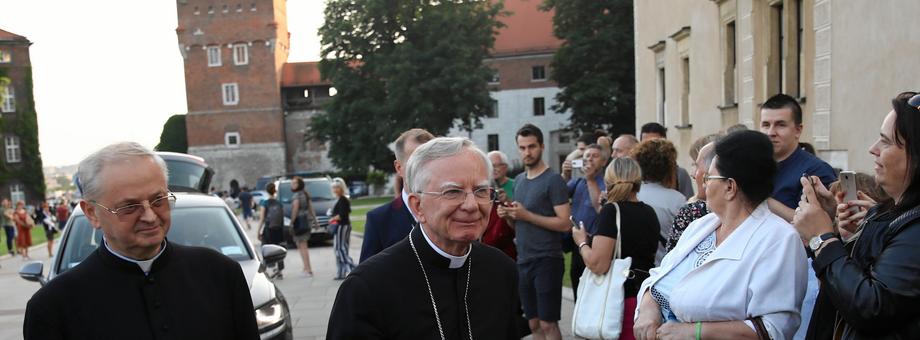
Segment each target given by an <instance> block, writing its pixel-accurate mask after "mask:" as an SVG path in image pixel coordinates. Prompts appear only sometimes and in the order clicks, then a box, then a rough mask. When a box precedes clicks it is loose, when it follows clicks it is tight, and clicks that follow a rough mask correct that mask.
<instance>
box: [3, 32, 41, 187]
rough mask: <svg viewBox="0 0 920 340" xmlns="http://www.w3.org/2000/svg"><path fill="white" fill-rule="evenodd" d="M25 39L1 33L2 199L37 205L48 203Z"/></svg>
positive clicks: (29, 61)
mask: <svg viewBox="0 0 920 340" xmlns="http://www.w3.org/2000/svg"><path fill="white" fill-rule="evenodd" d="M31 45H32V42H31V41H29V39H27V38H26V37H23V36H20V35H17V34H14V33H10V32H7V31H4V30H0V121H2V123H0V134H2V145H3V154H2V157H0V198H9V199H10V200H11V201H13V202H14V203H15V202H16V201H25V202H26V203H27V204H36V203H38V202H41V201H43V200H44V199H45V197H44V194H45V192H44V188H45V185H44V175H43V174H42V166H41V155H40V154H39V152H38V127H37V126H38V125H37V123H36V118H37V117H36V113H35V107H34V103H35V101H34V100H33V98H32V62H31V60H30V58H29V47H30V46H31Z"/></svg>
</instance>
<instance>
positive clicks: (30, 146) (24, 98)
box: [0, 67, 45, 200]
mask: <svg viewBox="0 0 920 340" xmlns="http://www.w3.org/2000/svg"><path fill="white" fill-rule="evenodd" d="M25 71H26V75H25V84H24V86H22V87H19V88H20V89H22V90H25V91H24V93H22V95H21V96H20V95H17V96H16V113H14V114H11V115H9V114H8V115H9V116H8V117H9V118H11V119H9V120H7V119H0V131H4V132H6V133H12V134H15V135H16V136H18V137H19V151H20V155H21V161H20V162H19V163H15V164H13V165H10V164H6V162H0V183H9V182H10V181H11V180H13V179H16V180H18V181H19V183H21V184H22V185H23V189H24V191H26V192H27V193H28V192H31V193H34V194H36V195H37V196H38V197H37V198H38V199H40V200H44V197H45V175H44V173H43V172H42V157H41V152H39V149H38V119H37V116H36V113H35V100H34V98H33V97H32V68H31V67H26V68H25ZM4 81H5V82H9V81H10V79H9V78H8V77H7V70H6V69H0V82H4ZM0 145H4V146H5V141H0ZM5 151H6V150H5V148H4V153H2V154H3V155H5ZM7 195H9V193H0V196H3V197H7ZM30 198H31V199H35V198H36V197H30Z"/></svg>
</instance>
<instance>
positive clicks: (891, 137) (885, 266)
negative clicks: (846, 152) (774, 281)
mask: <svg viewBox="0 0 920 340" xmlns="http://www.w3.org/2000/svg"><path fill="white" fill-rule="evenodd" d="M892 107H893V109H892V110H891V111H890V112H889V113H888V115H887V116H886V117H885V119H884V121H883V122H882V127H881V131H880V134H879V139H878V140H877V141H876V142H875V143H874V144H872V146H871V147H870V148H869V153H870V154H872V156H874V159H875V180H876V182H878V184H879V185H880V186H881V187H882V189H883V190H884V191H885V193H886V194H888V195H889V196H891V198H892V200H890V201H887V202H881V203H879V204H877V205H876V206H874V207H872V208H870V209H869V210H868V211H867V212H866V213H865V214H862V213H861V212H858V213H856V214H854V213H852V212H850V209H848V208H849V207H850V206H853V205H858V204H857V202H841V203H840V204H837V202H835V198H834V196H833V195H832V194H831V193H830V192H829V191H828V190H827V189H825V188H824V186H823V185H821V182H820V181H815V180H814V178H803V179H802V183H803V186H804V192H803V194H802V200H801V201H800V202H799V208H798V209H796V214H795V218H794V219H793V223H794V224H795V227H796V229H798V231H799V233H800V234H801V235H802V239H804V240H805V241H806V242H808V245H809V247H810V248H811V249H812V251H813V252H814V254H815V260H814V262H813V264H812V266H813V267H814V269H815V274H816V275H817V276H818V279H819V280H821V292H820V294H819V296H818V301H819V302H818V303H819V304H820V303H821V301H829V302H830V305H831V306H832V308H826V309H819V308H817V307H816V309H815V312H814V314H812V320H813V321H812V322H811V325H812V326H810V327H809V332H808V338H812V339H829V338H830V337H832V336H833V337H834V338H839V339H918V338H920V311H918V309H917V303H918V302H920V260H918V259H920V95H918V94H917V93H914V92H905V93H902V94H900V95H898V96H897V97H896V98H895V99H893V100H892ZM811 183H814V184H813V185H812V184H811ZM857 211H858V210H857ZM834 215H836V217H837V224H836V225H838V226H840V227H841V228H849V230H847V231H849V232H850V233H858V236H857V238H856V239H855V240H848V241H849V242H847V243H845V242H843V241H842V240H841V238H840V236H839V234H838V233H837V232H836V230H835V227H834V226H835V224H834V223H833V218H832V216H834ZM863 216H864V217H865V218H864V219H863ZM859 219H862V221H861V223H854V221H858V220H859ZM815 320H833V321H834V322H832V323H831V322H815Z"/></svg>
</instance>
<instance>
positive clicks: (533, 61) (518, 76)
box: [486, 54, 557, 90]
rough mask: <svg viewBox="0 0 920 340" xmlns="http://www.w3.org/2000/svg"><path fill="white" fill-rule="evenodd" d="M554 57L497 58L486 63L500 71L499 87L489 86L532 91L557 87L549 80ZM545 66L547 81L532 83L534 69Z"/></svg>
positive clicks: (499, 88)
mask: <svg viewBox="0 0 920 340" xmlns="http://www.w3.org/2000/svg"><path fill="white" fill-rule="evenodd" d="M552 59H553V57H552V55H551V54H547V55H545V56H537V57H511V58H495V59H490V60H487V61H486V65H488V66H489V67H491V68H492V69H494V70H496V71H498V73H499V76H500V78H501V79H500V80H499V83H498V85H493V84H490V85H489V86H490V87H492V88H493V89H496V90H515V89H532V88H541V87H556V86H557V85H556V83H555V82H553V81H551V80H549V73H550V67H549V64H550V62H551V61H552ZM540 65H542V66H543V70H544V73H545V75H546V80H544V81H532V80H531V76H532V73H531V71H532V67H533V66H540Z"/></svg>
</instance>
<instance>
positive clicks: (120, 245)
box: [23, 143, 259, 340]
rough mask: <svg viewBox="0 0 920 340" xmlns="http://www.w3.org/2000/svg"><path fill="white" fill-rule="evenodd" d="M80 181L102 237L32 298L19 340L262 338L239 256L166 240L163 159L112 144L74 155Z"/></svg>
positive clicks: (86, 208) (171, 198) (169, 201)
mask: <svg viewBox="0 0 920 340" xmlns="http://www.w3.org/2000/svg"><path fill="white" fill-rule="evenodd" d="M77 178H78V179H79V183H80V191H81V192H82V193H83V201H81V202H80V208H81V209H83V212H84V213H85V214H86V219H87V220H89V223H90V224H92V226H93V228H95V229H96V230H99V231H101V232H102V235H103V236H102V244H101V245H100V246H99V248H97V249H96V250H95V251H94V252H92V253H91V254H90V255H89V256H88V257H87V258H86V259H85V260H83V262H81V263H80V265H78V266H76V267H74V268H73V269H70V270H68V271H67V272H65V273H64V274H62V275H60V276H58V277H56V278H55V279H54V280H51V281H50V282H48V284H46V285H45V286H44V287H42V288H41V289H39V290H38V292H37V293H35V295H33V296H32V298H31V299H30V300H29V303H28V306H27V307H26V314H25V321H24V325H23V337H24V338H25V339H26V340H32V339H41V340H54V339H140V340H145V339H249V340H253V339H258V338H259V333H258V329H257V327H256V318H255V313H254V312H253V311H254V309H253V306H252V298H251V297H250V295H249V286H248V285H247V283H246V278H245V277H244V276H243V271H242V269H241V268H240V265H239V263H237V262H236V261H234V260H232V259H230V258H229V257H226V256H224V255H222V254H220V253H218V252H217V251H215V250H212V249H209V248H199V247H187V246H182V245H179V244H175V243H172V242H169V241H167V240H166V233H167V232H169V227H170V221H171V210H172V206H173V205H174V203H175V200H176V196H175V195H173V194H172V193H171V192H169V189H168V188H167V186H166V183H167V180H166V179H167V168H166V163H165V162H164V161H163V159H162V158H160V156H158V155H156V154H155V153H153V152H151V151H150V150H148V149H147V148H144V147H143V146H141V145H140V144H137V143H118V144H113V145H109V146H107V147H105V148H103V149H101V150H99V151H97V152H95V153H93V154H92V155H90V156H89V157H87V158H86V159H84V160H83V161H81V162H80V165H79V168H78V170H77ZM186 227H194V226H186Z"/></svg>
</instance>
